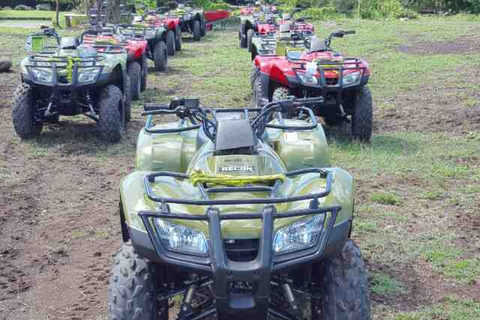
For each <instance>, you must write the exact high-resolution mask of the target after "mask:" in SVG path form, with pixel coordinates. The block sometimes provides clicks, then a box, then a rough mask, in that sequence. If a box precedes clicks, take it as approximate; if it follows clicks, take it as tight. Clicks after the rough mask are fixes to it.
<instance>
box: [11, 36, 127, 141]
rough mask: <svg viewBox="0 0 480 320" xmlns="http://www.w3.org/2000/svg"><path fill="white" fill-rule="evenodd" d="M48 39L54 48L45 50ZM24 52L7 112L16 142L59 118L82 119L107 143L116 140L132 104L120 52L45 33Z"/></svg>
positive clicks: (116, 48) (124, 56) (119, 48)
mask: <svg viewBox="0 0 480 320" xmlns="http://www.w3.org/2000/svg"><path fill="white" fill-rule="evenodd" d="M51 39H54V43H53V45H46V43H47V44H48V40H51ZM50 42H51V41H50ZM25 47H26V49H27V51H28V52H29V54H28V56H27V57H26V58H24V59H23V60H22V61H21V69H22V84H21V85H19V86H18V87H17V89H16V90H15V93H14V95H13V111H12V118H13V125H14V128H15V131H16V132H17V134H18V135H19V136H20V138H22V139H28V138H33V137H35V136H37V135H39V134H40V133H41V131H42V127H43V123H44V122H46V121H58V119H59V116H74V115H78V114H84V115H85V116H87V117H88V118H91V119H93V120H95V121H96V122H97V126H98V129H99V131H100V133H101V135H102V136H103V137H104V138H105V139H106V140H108V141H111V142H116V141H118V140H120V138H121V136H122V133H123V131H124V129H125V123H126V122H127V121H128V120H129V119H130V113H131V99H132V96H131V91H130V89H131V85H130V78H129V77H128V73H127V54H126V52H125V49H124V47H122V46H118V45H94V46H93V47H87V46H81V45H80V43H79V40H78V39H77V38H74V37H63V38H61V39H60V36H59V35H58V34H57V33H56V32H55V30H54V29H50V28H48V29H44V30H43V32H40V33H34V34H32V35H30V36H29V38H28V40H27V44H26V46H25ZM99 51H102V53H100V52H99Z"/></svg>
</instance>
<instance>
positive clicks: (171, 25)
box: [164, 17, 180, 31]
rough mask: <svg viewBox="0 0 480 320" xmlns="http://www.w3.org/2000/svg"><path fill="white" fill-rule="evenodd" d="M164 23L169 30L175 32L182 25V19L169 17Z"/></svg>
mask: <svg viewBox="0 0 480 320" xmlns="http://www.w3.org/2000/svg"><path fill="white" fill-rule="evenodd" d="M164 22H165V26H166V27H167V29H168V30H172V31H175V30H176V28H177V26H179V25H180V18H173V17H169V18H165V20H164Z"/></svg>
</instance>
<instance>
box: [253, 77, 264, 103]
mask: <svg viewBox="0 0 480 320" xmlns="http://www.w3.org/2000/svg"><path fill="white" fill-rule="evenodd" d="M262 87H263V83H262V77H256V78H255V81H254V82H253V93H252V107H253V108H263V107H264V106H265V105H266V104H267V103H268V93H265V92H263V90H262Z"/></svg>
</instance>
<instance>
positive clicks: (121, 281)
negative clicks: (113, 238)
mask: <svg viewBox="0 0 480 320" xmlns="http://www.w3.org/2000/svg"><path fill="white" fill-rule="evenodd" d="M160 271H161V270H160V267H159V266H158V265H156V264H154V263H153V262H151V261H148V260H147V259H144V258H142V257H140V256H139V255H138V254H137V253H136V252H135V250H134V249H133V247H132V245H131V244H130V243H125V244H123V246H122V249H121V250H120V251H119V252H118V253H117V254H116V256H115V262H114V266H113V270H112V276H111V277H110V284H109V286H108V319H109V320H119V319H135V320H167V319H168V302H167V300H163V301H161V302H159V304H158V305H155V301H156V294H155V287H156V286H155V284H157V283H161V280H162V279H161V272H160Z"/></svg>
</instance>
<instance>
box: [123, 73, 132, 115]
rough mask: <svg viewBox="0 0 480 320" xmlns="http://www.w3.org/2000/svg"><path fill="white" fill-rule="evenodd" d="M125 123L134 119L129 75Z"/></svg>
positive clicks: (126, 85)
mask: <svg viewBox="0 0 480 320" xmlns="http://www.w3.org/2000/svg"><path fill="white" fill-rule="evenodd" d="M125 82H126V83H125V90H126V91H125V93H124V96H125V102H124V106H125V123H127V122H129V121H130V120H131V119H132V85H131V80H130V77H129V76H128V75H127V78H126V79H125Z"/></svg>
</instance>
